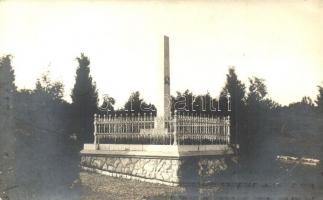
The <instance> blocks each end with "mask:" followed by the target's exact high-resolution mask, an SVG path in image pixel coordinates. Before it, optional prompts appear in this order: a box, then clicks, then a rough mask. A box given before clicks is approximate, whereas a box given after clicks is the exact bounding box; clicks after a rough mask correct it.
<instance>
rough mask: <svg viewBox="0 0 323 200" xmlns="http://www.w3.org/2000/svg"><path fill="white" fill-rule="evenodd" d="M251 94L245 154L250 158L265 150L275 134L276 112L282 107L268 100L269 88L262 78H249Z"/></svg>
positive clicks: (247, 106) (247, 110)
mask: <svg viewBox="0 0 323 200" xmlns="http://www.w3.org/2000/svg"><path fill="white" fill-rule="evenodd" d="M249 84H250V86H249V92H248V95H247V98H246V125H247V129H246V136H245V137H244V143H245V147H246V148H245V149H244V150H245V151H246V152H245V153H246V155H247V156H248V157H249V158H253V157H254V156H256V154H257V153H258V154H259V153H260V152H261V151H260V150H263V149H262V147H263V144H264V142H265V141H266V140H268V139H270V137H271V136H272V134H273V132H274V131H273V127H274V124H273V120H272V119H275V116H276V115H275V114H276V113H275V112H274V111H275V110H278V108H280V105H279V104H277V103H276V102H274V101H273V100H271V99H269V98H267V87H266V85H265V83H264V80H263V79H261V78H257V77H253V78H249Z"/></svg>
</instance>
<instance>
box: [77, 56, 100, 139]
mask: <svg viewBox="0 0 323 200" xmlns="http://www.w3.org/2000/svg"><path fill="white" fill-rule="evenodd" d="M76 60H77V61H78V64H79V66H78V68H77V70H76V78H75V84H74V88H73V90H72V95H71V97H72V112H73V115H72V116H73V120H74V123H73V124H74V125H73V127H74V130H75V133H76V135H77V138H78V141H79V143H80V145H82V144H83V143H86V142H93V138H94V137H93V129H94V127H93V120H94V119H93V115H94V113H96V112H97V104H98V92H97V89H96V85H95V82H94V81H93V80H92V77H91V75H90V67H89V65H90V60H89V58H88V57H86V56H85V55H84V54H83V53H82V54H81V56H80V57H77V58H76Z"/></svg>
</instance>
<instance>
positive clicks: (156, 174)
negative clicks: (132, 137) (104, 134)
mask: <svg viewBox="0 0 323 200" xmlns="http://www.w3.org/2000/svg"><path fill="white" fill-rule="evenodd" d="M233 158H234V156H233V155H232V154H229V155H213V156H212V155H211V156H210V155H207V156H183V157H181V156H165V155H163V156H156V155H153V156H149V155H131V154H130V155H129V154H127V152H124V153H120V151H119V152H118V153H115V152H112V153H111V152H108V151H107V152H106V153H103V152H102V151H98V153H95V152H94V151H92V152H91V153H86V152H84V151H83V152H82V153H81V166H82V168H83V169H84V170H87V171H92V172H97V173H101V174H105V175H109V176H114V177H121V178H127V179H134V180H140V181H146V182H152V183H160V184H166V185H171V186H176V185H179V184H185V183H203V182H207V181H209V179H210V178H214V177H216V176H217V175H219V174H221V173H222V172H224V171H225V170H227V169H228V168H229V167H230V166H231V164H232V160H234V159H233Z"/></svg>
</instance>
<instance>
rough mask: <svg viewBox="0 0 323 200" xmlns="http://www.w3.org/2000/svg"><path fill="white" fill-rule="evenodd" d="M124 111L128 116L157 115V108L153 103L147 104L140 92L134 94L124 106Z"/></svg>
mask: <svg viewBox="0 0 323 200" xmlns="http://www.w3.org/2000/svg"><path fill="white" fill-rule="evenodd" d="M124 111H125V112H126V113H128V114H132V113H134V114H144V113H146V114H150V113H153V114H154V115H155V114H156V107H155V105H153V104H151V103H146V102H145V101H144V100H143V99H142V98H141V97H140V93H139V91H136V92H133V93H132V94H131V95H130V97H129V99H128V101H127V102H126V103H125V105H124Z"/></svg>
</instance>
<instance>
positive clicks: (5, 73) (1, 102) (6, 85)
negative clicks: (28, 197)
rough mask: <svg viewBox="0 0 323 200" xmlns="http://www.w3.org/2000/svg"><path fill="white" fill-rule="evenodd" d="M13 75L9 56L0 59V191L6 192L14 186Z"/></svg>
mask: <svg viewBox="0 0 323 200" xmlns="http://www.w3.org/2000/svg"><path fill="white" fill-rule="evenodd" d="M15 93H16V86H15V75H14V70H13V68H12V65H11V56H10V55H6V56H3V57H2V58H0V129H1V131H0V171H1V172H2V173H1V174H0V182H1V183H0V191H6V189H8V188H9V187H12V186H14V184H15V172H16V170H15V169H16V166H15V157H16V139H15V132H14V130H15V121H14V120H15V119H14V97H15Z"/></svg>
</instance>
